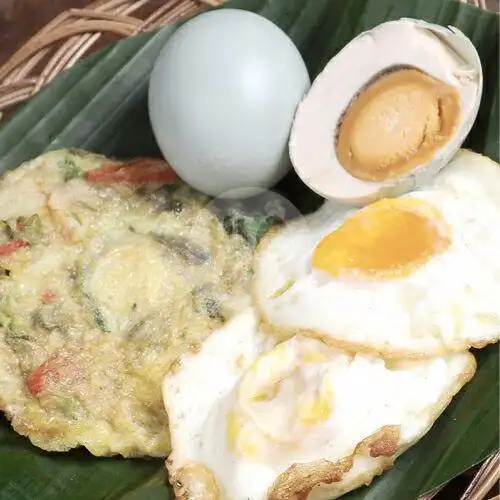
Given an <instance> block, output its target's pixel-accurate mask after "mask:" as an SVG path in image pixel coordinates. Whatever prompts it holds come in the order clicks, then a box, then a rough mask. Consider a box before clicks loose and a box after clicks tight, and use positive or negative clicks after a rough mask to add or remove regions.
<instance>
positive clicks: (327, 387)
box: [226, 338, 333, 460]
mask: <svg viewBox="0 0 500 500" xmlns="http://www.w3.org/2000/svg"><path fill="white" fill-rule="evenodd" d="M328 349H330V348H329V347H328V346H326V345H324V344H322V343H321V342H318V341H316V340H311V339H306V338H295V339H293V340H292V341H288V342H284V343H282V344H279V345H278V346H276V347H275V348H274V349H272V350H270V351H268V352H267V353H265V354H264V355H262V356H261V357H260V358H258V359H257V361H256V362H255V363H254V364H253V366H252V367H251V368H250V369H249V371H248V372H247V373H246V374H245V376H244V377H243V379H242V380H241V382H240V385H239V387H238V391H237V402H236V405H235V406H234V407H233V408H232V410H231V411H230V413H229V415H228V418H227V427H226V428H227V441H228V444H229V447H230V449H231V450H233V451H234V452H238V453H239V454H241V455H244V456H246V457H248V458H251V459H261V460H266V459H269V458H270V457H271V456H272V455H273V454H275V453H278V454H280V453H281V454H284V455H286V454H287V453H290V452H292V451H294V450H296V449H297V446H299V445H300V442H301V439H300V438H301V437H302V436H304V435H306V434H307V433H308V432H311V431H312V430H314V429H316V428H318V427H321V425H322V424H324V423H325V422H327V421H328V420H329V419H330V417H331V415H332V412H333V391H332V385H331V382H330V379H329V377H328V371H327V369H326V368H325V366H327V365H326V362H327V361H328V359H329V355H328V352H327V351H328Z"/></svg>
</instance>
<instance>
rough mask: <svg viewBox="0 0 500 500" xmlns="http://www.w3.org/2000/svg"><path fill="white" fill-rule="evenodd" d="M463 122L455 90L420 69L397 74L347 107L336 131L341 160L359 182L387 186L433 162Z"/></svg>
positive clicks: (378, 82)
mask: <svg viewBox="0 0 500 500" xmlns="http://www.w3.org/2000/svg"><path fill="white" fill-rule="evenodd" d="M459 119H460V96H459V94H458V92H457V90H456V89H455V88H454V87H452V86H451V85H449V84H447V83H445V82H443V81H440V80H438V79H436V78H434V77H432V76H430V75H428V74H426V73H424V72H423V71H420V70H417V69H413V68H410V69H407V68H405V69H400V70H396V71H392V72H390V73H388V74H385V75H383V76H381V77H380V78H378V79H376V80H375V81H374V82H373V83H372V84H371V85H368V86H367V87H366V88H365V89H364V90H363V91H362V92H360V93H359V95H358V97H356V99H355V100H353V102H352V103H351V104H350V106H349V107H348V108H347V110H346V112H345V115H344V117H343V118H342V121H341V123H340V126H339V127H338V129H337V131H336V132H337V140H336V154H337V158H338V159H339V162H340V164H341V165H342V166H343V168H344V169H345V170H346V171H347V172H349V173H350V174H351V175H353V176H354V177H357V178H359V179H363V180H368V181H383V180H386V179H389V178H391V177H394V176H397V175H400V174H402V173H404V172H408V171H410V170H411V169H412V168H414V167H416V166H418V165H421V164H423V163H426V162H428V161H429V160H431V159H432V157H433V156H434V155H435V153H436V151H437V150H438V149H439V148H440V147H442V146H443V145H444V144H445V143H446V142H448V141H449V140H450V139H451V137H452V136H453V134H454V132H455V130H456V128H457V126H458V122H459Z"/></svg>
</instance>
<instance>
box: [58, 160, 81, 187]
mask: <svg viewBox="0 0 500 500" xmlns="http://www.w3.org/2000/svg"><path fill="white" fill-rule="evenodd" d="M58 167H59V170H60V171H61V174H62V176H63V179H64V181H65V182H68V181H70V180H71V179H76V178H77V177H83V174H84V172H83V170H82V168H81V167H79V166H78V165H77V164H76V163H75V161H74V160H73V159H72V158H71V157H69V156H66V157H65V158H64V159H62V160H61V161H59V163H58Z"/></svg>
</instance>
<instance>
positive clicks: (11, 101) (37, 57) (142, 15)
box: [0, 0, 486, 121]
mask: <svg viewBox="0 0 500 500" xmlns="http://www.w3.org/2000/svg"><path fill="white" fill-rule="evenodd" d="M223 1H224V0H166V1H164V2H163V3H162V4H161V5H160V7H158V8H157V9H156V10H153V11H152V8H151V7H152V4H153V3H155V4H157V2H153V1H152V0H97V1H95V2H93V3H92V4H90V5H89V6H88V7H86V8H85V9H70V10H68V11H66V12H63V13H62V14H60V15H59V16H57V17H56V18H55V19H54V20H53V21H52V22H50V23H49V24H48V25H47V26H45V27H44V28H42V29H41V30H40V31H39V32H38V33H37V34H36V35H35V36H34V37H33V38H31V39H30V40H29V41H28V42H27V43H26V44H25V45H24V46H23V47H21V49H19V50H18V51H17V52H16V53H15V54H14V55H13V56H12V57H11V58H10V60H9V61H8V62H7V63H6V64H5V65H3V66H2V67H0V121H1V119H2V111H5V110H7V109H9V108H12V107H13V106H15V105H17V104H20V103H22V102H23V101H25V100H26V99H28V98H29V97H31V96H32V95H33V94H36V93H37V92H38V91H39V90H40V89H41V88H42V87H43V86H45V85H47V84H48V83H50V82H51V81H52V80H53V79H54V78H55V77H56V76H57V75H58V74H59V73H61V72H62V71H64V70H66V69H68V68H70V67H71V66H73V65H74V64H75V63H76V62H77V61H79V60H80V59H81V58H82V57H84V56H85V55H86V54H87V53H88V52H89V51H90V50H91V49H92V47H93V46H94V45H95V44H96V43H97V41H98V40H99V39H100V38H101V37H102V36H103V35H104V34H106V33H113V34H114V35H118V36H119V37H127V36H131V35H135V34H137V33H141V32H144V31H148V30H151V29H154V28H157V27H159V26H162V25H164V24H167V23H171V22H175V21H177V20H178V19H180V18H182V17H187V16H190V15H192V14H195V13H196V12H198V11H199V10H200V9H202V8H204V7H208V6H212V7H213V6H216V5H218V4H220V3H222V2H223ZM461 1H462V2H464V3H470V4H473V5H475V6H476V7H479V8H482V9H486V0H461ZM148 6H149V7H150V9H149V11H148V9H147V7H148Z"/></svg>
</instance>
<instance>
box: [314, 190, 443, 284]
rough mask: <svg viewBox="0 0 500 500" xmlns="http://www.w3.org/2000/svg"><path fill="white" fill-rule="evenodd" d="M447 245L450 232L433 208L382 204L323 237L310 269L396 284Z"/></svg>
mask: <svg viewBox="0 0 500 500" xmlns="http://www.w3.org/2000/svg"><path fill="white" fill-rule="evenodd" d="M450 244H451V229H450V227H449V226H448V224H447V223H446V221H445V220H444V218H443V216H442V215H441V213H440V212H439V210H438V209H437V208H436V207H434V206H433V205H431V204H430V203H427V202H425V201H423V200H418V199H415V198H397V199H389V198H386V199H382V200H379V201H377V202H375V203H373V204H371V205H368V206H367V207H365V208H364V209H362V210H360V211H359V212H357V213H356V214H354V215H353V216H351V217H349V218H348V219H347V220H346V221H345V222H344V223H343V224H342V225H341V226H340V227H338V228H337V229H336V230H335V231H333V232H331V233H330V234H328V235H327V236H325V237H324V238H323V239H322V240H321V241H320V243H319V244H318V245H317V246H316V248H315V250H314V252H313V256H312V266H313V267H314V268H315V269H319V270H321V271H324V272H327V273H329V274H330V275H332V276H334V277H344V276H353V275H357V276H363V277H368V278H370V277H371V278H388V279H390V278H400V277H404V276H408V275H410V274H411V273H412V272H414V271H415V270H416V269H418V268H419V267H420V266H422V265H424V264H425V263H426V262H427V261H429V260H430V259H431V258H432V257H434V256H436V255H438V254H440V253H442V252H444V251H445V250H446V249H447V248H448V247H449V246H450Z"/></svg>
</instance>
